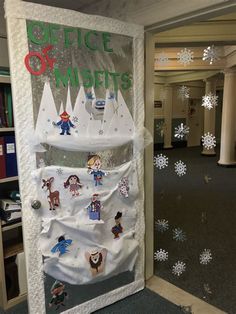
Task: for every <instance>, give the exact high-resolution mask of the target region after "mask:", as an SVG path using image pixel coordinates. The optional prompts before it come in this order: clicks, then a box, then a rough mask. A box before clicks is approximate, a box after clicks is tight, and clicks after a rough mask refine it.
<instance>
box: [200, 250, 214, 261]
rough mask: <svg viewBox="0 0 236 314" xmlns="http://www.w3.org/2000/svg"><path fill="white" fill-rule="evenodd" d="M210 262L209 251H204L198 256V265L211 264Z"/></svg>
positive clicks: (210, 255)
mask: <svg viewBox="0 0 236 314" xmlns="http://www.w3.org/2000/svg"><path fill="white" fill-rule="evenodd" d="M211 260H212V254H211V250H210V249H204V250H203V251H202V252H201V254H200V256H199V261H200V264H202V265H207V264H209V263H210V262H211Z"/></svg>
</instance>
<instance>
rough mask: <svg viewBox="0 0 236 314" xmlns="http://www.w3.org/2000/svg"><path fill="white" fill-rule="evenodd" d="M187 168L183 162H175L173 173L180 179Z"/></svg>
mask: <svg viewBox="0 0 236 314" xmlns="http://www.w3.org/2000/svg"><path fill="white" fill-rule="evenodd" d="M186 171H187V166H186V164H185V163H184V162H182V161H181V160H179V161H177V162H175V172H176V174H177V175H178V176H179V177H182V176H183V175H185V174H186Z"/></svg>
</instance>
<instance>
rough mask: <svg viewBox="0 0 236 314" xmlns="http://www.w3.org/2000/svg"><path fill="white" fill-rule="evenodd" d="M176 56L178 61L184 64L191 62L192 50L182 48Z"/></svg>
mask: <svg viewBox="0 0 236 314" xmlns="http://www.w3.org/2000/svg"><path fill="white" fill-rule="evenodd" d="M177 57H178V59H179V60H178V62H179V63H181V64H183V65H184V66H186V65H188V64H190V63H191V62H193V51H191V50H190V49H187V48H184V49H182V50H180V52H178V53H177Z"/></svg>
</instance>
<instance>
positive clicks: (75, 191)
mask: <svg viewBox="0 0 236 314" xmlns="http://www.w3.org/2000/svg"><path fill="white" fill-rule="evenodd" d="M82 186H83V184H81V183H80V179H79V177H78V176H77V175H75V174H72V175H71V176H69V177H68V179H67V180H66V182H64V188H65V189H67V188H69V191H70V193H71V195H72V196H78V195H79V189H81V188H82Z"/></svg>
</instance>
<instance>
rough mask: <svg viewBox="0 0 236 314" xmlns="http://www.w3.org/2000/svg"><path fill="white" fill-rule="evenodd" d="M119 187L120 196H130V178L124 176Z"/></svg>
mask: <svg viewBox="0 0 236 314" xmlns="http://www.w3.org/2000/svg"><path fill="white" fill-rule="evenodd" d="M118 189H119V193H120V196H123V197H125V198H127V197H129V179H128V178H127V177H123V178H122V179H121V180H120V182H119V184H118Z"/></svg>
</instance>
